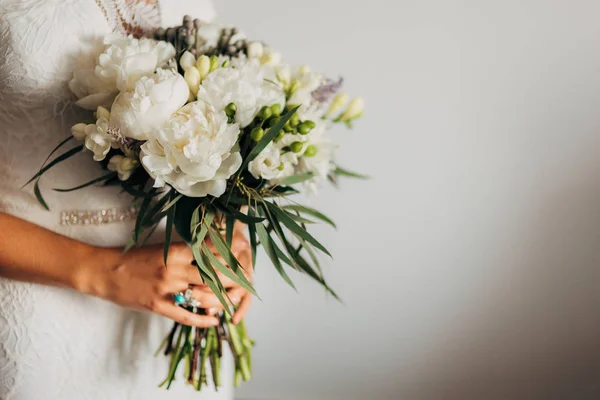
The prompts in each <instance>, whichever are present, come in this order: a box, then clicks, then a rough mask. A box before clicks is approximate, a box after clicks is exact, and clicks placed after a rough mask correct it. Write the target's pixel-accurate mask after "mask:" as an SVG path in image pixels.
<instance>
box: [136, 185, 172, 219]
mask: <svg viewBox="0 0 600 400" xmlns="http://www.w3.org/2000/svg"><path fill="white" fill-rule="evenodd" d="M170 199H171V192H169V193H166V194H165V195H164V196H163V197H161V198H160V199H159V200H158V201H157V202H156V203H155V204H154V205H153V206H152V208H151V209H150V210H149V211H148V212H147V213H146V215H145V216H144V221H143V222H142V224H143V225H150V224H151V223H152V222H158V221H160V220H161V219H162V217H164V216H165V215H166V213H164V212H163V211H161V209H162V208H163V207H164V206H165V204H166V203H167V202H168V201H169V200H170ZM161 214H162V215H161ZM156 216H160V218H158V219H157V218H156Z"/></svg>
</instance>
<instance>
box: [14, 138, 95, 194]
mask: <svg viewBox="0 0 600 400" xmlns="http://www.w3.org/2000/svg"><path fill="white" fill-rule="evenodd" d="M81 150H83V145H80V146H77V147H74V148H72V149H71V150H69V151H67V152H65V153H63V154H61V155H60V156H58V157H56V158H55V159H54V160H52V161H50V163H48V165H46V166H44V167H43V168H42V169H40V170H39V171H38V172H37V174H35V175H34V176H33V177H32V178H31V179H30V180H28V181H27V183H26V184H24V185H23V186H22V187H21V188H24V187H25V186H27V185H29V184H30V183H31V182H33V181H34V180H35V179H37V178H39V177H40V176H42V175H43V174H44V173H45V172H46V171H48V170H49V169H50V168H52V167H54V166H55V165H56V164H58V163H60V162H62V161H65V160H66V159H68V158H71V157H72V156H74V155H75V154H77V153H79V152H81Z"/></svg>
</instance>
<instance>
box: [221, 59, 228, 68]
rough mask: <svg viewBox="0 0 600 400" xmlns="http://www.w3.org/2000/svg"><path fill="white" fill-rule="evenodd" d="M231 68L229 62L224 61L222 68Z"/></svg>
mask: <svg viewBox="0 0 600 400" xmlns="http://www.w3.org/2000/svg"><path fill="white" fill-rule="evenodd" d="M228 66H229V60H225V61H223V64H221V67H223V68H227V67H228Z"/></svg>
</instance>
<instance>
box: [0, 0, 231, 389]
mask: <svg viewBox="0 0 600 400" xmlns="http://www.w3.org/2000/svg"><path fill="white" fill-rule="evenodd" d="M134 2H135V0H113V1H108V0H98V1H96V0H0V211H1V212H5V213H9V214H12V215H15V216H17V217H20V218H23V219H26V220H29V221H32V222H34V223H36V224H38V225H41V226H43V227H45V228H47V229H50V230H52V231H54V232H57V233H60V234H62V235H65V236H69V237H71V238H75V239H77V240H80V241H83V242H87V243H90V244H93V245H97V246H124V245H125V244H126V243H127V241H128V239H129V236H130V234H131V230H132V228H133V221H132V220H125V221H119V222H111V223H106V224H103V225H99V224H94V223H91V224H87V225H86V224H81V223H77V224H62V223H61V215H62V213H64V212H68V213H70V212H79V211H86V212H87V211H94V212H95V211H97V210H112V209H117V210H126V209H127V208H128V206H129V204H130V201H131V199H130V198H129V196H127V195H124V194H120V193H119V191H118V189H108V188H99V187H88V188H86V189H83V190H81V191H77V192H72V193H58V192H54V191H52V190H51V189H52V188H61V187H62V188H68V187H73V186H77V185H78V184H81V183H84V182H87V181H89V180H90V179H92V178H94V177H97V176H100V174H101V173H102V172H101V170H100V167H99V166H98V164H97V163H95V162H94V161H93V160H92V158H91V154H90V153H81V154H78V155H77V156H75V157H73V158H72V159H70V160H68V161H67V162H65V163H63V164H61V165H58V166H57V167H56V168H55V169H53V170H51V171H50V172H49V173H48V174H47V175H46V176H44V178H43V179H42V180H41V184H40V185H41V188H42V191H43V193H44V194H45V198H46V201H47V203H48V205H49V207H50V209H51V211H46V210H44V209H43V208H42V207H41V206H40V205H39V204H38V203H37V201H36V199H35V197H34V196H33V194H32V191H31V189H30V188H28V190H21V189H20V188H21V186H22V185H23V184H24V183H25V182H26V181H27V180H28V179H29V178H30V177H31V176H32V175H33V174H35V172H36V171H37V169H38V168H39V167H40V165H41V164H42V162H43V161H44V159H45V158H46V156H47V155H48V153H49V152H50V151H51V150H52V149H53V148H54V146H55V145H56V144H57V143H58V142H60V141H61V140H62V139H64V138H66V137H67V136H68V135H69V134H70V129H69V128H70V126H71V125H73V124H74V123H75V122H77V121H78V113H80V112H81V111H79V110H77V108H76V107H75V106H74V105H73V101H74V98H73V97H72V94H71V93H70V92H69V89H68V81H69V79H70V78H71V73H72V70H73V68H74V66H75V65H77V63H79V62H83V60H85V59H86V54H87V51H88V50H89V49H90V48H92V47H93V43H94V40H95V39H96V40H97V38H99V37H101V36H102V35H104V34H106V33H108V32H110V31H111V30H115V29H117V27H115V26H111V22H110V21H112V20H114V14H111V13H113V11H114V10H113V9H112V8H113V6H114V7H115V9H116V8H119V9H120V10H121V12H122V13H123V10H124V14H123V15H124V16H125V19H127V20H128V21H126V22H128V23H133V24H136V23H141V22H139V21H138V19H140V18H137V17H136V9H134V8H133V7H134V6H132V5H131V3H134ZM150 3H152V2H150ZM101 6H102V7H101ZM128 7H131V8H132V9H128ZM103 8H104V9H103ZM107 8H108V10H107ZM155 8H156V7H155ZM159 8H160V14H161V20H162V25H163V26H174V25H178V24H180V22H181V19H182V17H183V15H184V14H190V15H192V16H194V17H198V18H201V19H205V20H209V19H212V18H213V16H214V10H213V7H212V5H211V4H210V2H209V0H163V1H161V2H160V4H159ZM137 11H139V10H137ZM143 11H144V13H145V12H148V13H150V15H151V13H152V11H151V10H149V9H144V10H143ZM138 17H139V15H138ZM142 17H143V16H142ZM136 18H137V19H136ZM141 19H144V18H141ZM79 119H81V116H80V117H79ZM156 235H157V236H156V237H157V240H160V236H161V233H160V232H157V234H156ZM4 245H5V244H4V243H0V246H4ZM32 251H35V248H33V249H32ZM64 256H65V257H68V254H65V255H64ZM170 324H171V322H170V321H168V320H166V319H163V318H161V317H158V316H155V315H152V314H149V313H139V312H134V311H129V310H126V309H123V308H121V307H118V306H116V305H114V304H112V303H109V302H106V301H104V300H101V299H98V298H94V297H90V296H85V295H83V294H80V293H78V292H75V291H72V290H68V289H60V288H55V287H48V286H42V285H36V284H28V283H21V282H15V281H11V280H7V279H2V278H0V399H1V400H9V399H10V400H54V399H61V400H70V399H77V400H83V399H91V400H100V399H111V400H120V399H146V400H158V399H180V400H181V399H192V398H193V399H201V400H225V399H232V398H233V389H232V362H231V360H230V358H227V359H226V360H225V365H224V368H223V371H222V375H223V376H222V378H223V381H224V383H225V387H224V388H221V389H220V390H219V392H218V393H217V392H215V391H214V390H212V389H210V390H207V389H203V391H202V392H201V393H198V392H196V391H194V389H193V388H192V387H190V386H187V385H184V384H183V381H184V379H183V376H182V375H178V379H177V381H176V382H174V385H173V386H172V387H171V390H169V391H166V390H164V389H159V388H158V384H159V383H160V382H161V381H162V380H163V379H164V377H165V376H166V370H167V364H168V360H167V359H166V358H165V357H163V356H158V357H156V358H155V357H154V352H155V350H156V349H157V346H158V345H159V344H160V342H161V340H162V338H163V337H164V335H165V334H166V333H168V330H169V327H170ZM178 372H180V373H183V371H182V370H180V371H178Z"/></svg>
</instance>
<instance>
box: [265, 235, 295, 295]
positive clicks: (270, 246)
mask: <svg viewBox="0 0 600 400" xmlns="http://www.w3.org/2000/svg"><path fill="white" fill-rule="evenodd" d="M256 233H257V234H258V237H259V239H260V242H261V243H262V246H263V248H264V249H265V252H266V253H267V256H269V258H270V259H271V261H272V262H273V266H274V267H275V269H276V270H277V272H279V275H281V277H282V278H283V280H284V281H286V282H287V283H288V284H289V285H290V286H291V287H292V288H294V290H296V286H295V285H294V282H292V280H291V279H290V277H289V276H288V274H287V273H286V272H285V270H284V269H283V265H281V261H280V260H279V256H278V254H277V252H276V250H275V246H276V245H275V243H274V242H273V239H271V236H269V234H268V233H267V230H266V229H265V227H264V225H263V224H256Z"/></svg>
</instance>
